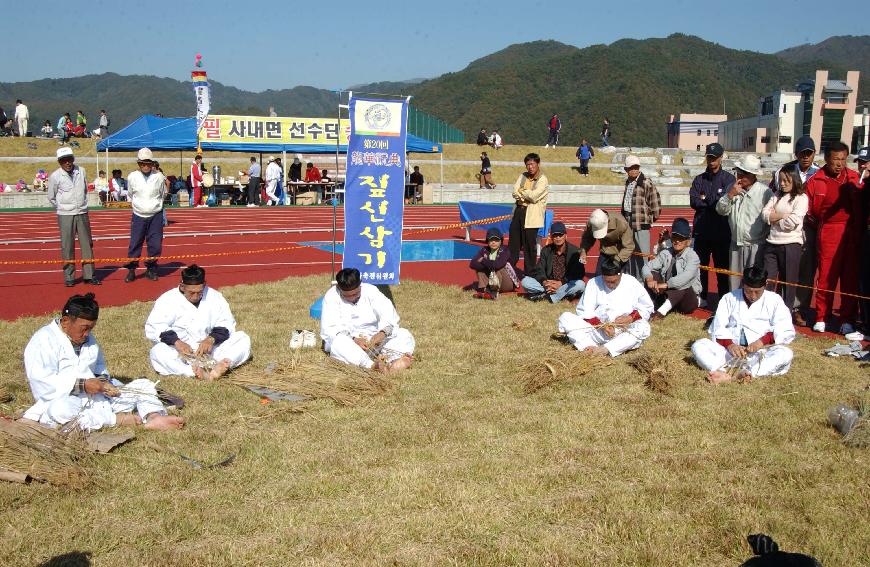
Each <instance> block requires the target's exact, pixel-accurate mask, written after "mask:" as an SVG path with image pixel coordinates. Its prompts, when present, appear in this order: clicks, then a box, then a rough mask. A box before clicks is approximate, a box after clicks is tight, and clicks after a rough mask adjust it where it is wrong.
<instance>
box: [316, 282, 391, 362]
mask: <svg viewBox="0 0 870 567" xmlns="http://www.w3.org/2000/svg"><path fill="white" fill-rule="evenodd" d="M360 288H361V290H360V298H359V301H357V302H356V304H353V303H348V302H347V301H345V300H344V299H342V298H341V295H339V293H338V288H337V287H336V286H333V287H332V288H330V289H329V291H327V292H326V294H325V295H324V296H323V307H322V313H321V317H320V337H321V338H322V339H323V341H324V343H326V349H327V350H329V348H330V345H331V344H332V340H333V339H334V338H335V337H337V336H339V335H347V336H350V337H351V338H355V337H360V336H362V337H366V338H370V337H372V336H373V335H375V334H377V333H378V332H379V331H384V333H386V335H387V338H388V339H389V338H391V337H393V336H395V334H396V332H397V331H398V330H399V313H398V312H397V311H396V308H395V307H394V306H393V304H392V303H391V302H390V300H389V299H387V297H386V296H385V295H384V294H383V293H381V292H380V290H378V288H377V287H375V286H373V285H372V284H367V283H362V284H360Z"/></svg>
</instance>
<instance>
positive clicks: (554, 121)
mask: <svg viewBox="0 0 870 567" xmlns="http://www.w3.org/2000/svg"><path fill="white" fill-rule="evenodd" d="M561 129H562V121H561V120H559V115H558V114H554V115H553V116H551V117H550V119H549V120H548V121H547V143H546V144H545V145H544V147H545V148H549V147H550V144H553V147H554V148H555V147H556V144H558V143H559V131H560V130H561Z"/></svg>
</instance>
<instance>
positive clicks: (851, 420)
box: [828, 403, 858, 435]
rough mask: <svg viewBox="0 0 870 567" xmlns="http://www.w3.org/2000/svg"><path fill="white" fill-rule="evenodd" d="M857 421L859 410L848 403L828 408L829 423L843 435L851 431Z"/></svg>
mask: <svg viewBox="0 0 870 567" xmlns="http://www.w3.org/2000/svg"><path fill="white" fill-rule="evenodd" d="M857 422H858V410H856V409H852V408H850V407H849V406H847V405H846V404H843V403H840V404H837V405H835V406H834V407H832V408H831V409H829V410H828V423H830V424H831V425H833V426H834V427H835V428H836V429H837V431H839V432H840V433H841V434H843V435H846V434H847V433H849V432H850V431H851V430H852V428H853V427H855V423H857Z"/></svg>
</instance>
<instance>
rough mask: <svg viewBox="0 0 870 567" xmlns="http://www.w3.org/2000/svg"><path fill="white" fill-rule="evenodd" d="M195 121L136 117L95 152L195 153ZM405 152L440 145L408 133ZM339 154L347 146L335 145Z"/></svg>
mask: <svg viewBox="0 0 870 567" xmlns="http://www.w3.org/2000/svg"><path fill="white" fill-rule="evenodd" d="M196 142H197V140H196V118H193V117H191V118H163V117H160V116H154V115H153V114H145V115H143V116H140V117H139V118H137V119H136V120H134V121H133V122H131V123H130V124H128V125H127V126H125V127H123V128H121V129H120V130H118V131H117V132H115V133H114V134H112V135H111V136H109V137H107V138H105V139H103V140H100V141H99V142H97V151H100V152H105V151H107V150H108V151H110V152H134V151H137V150H138V149H139V148H150V149H152V150H164V151H168V150H195V149H196ZM202 149H203V150H211V151H225V152H263V153H269V152H280V151H286V152H293V153H302V154H334V153H335V144H334V143H324V144H238V143H232V142H203V143H202ZM407 149H408V151H409V152H412V153H424V154H432V153H441V144H436V143H435V142H432V141H430V140H426V139H424V138H420V137H419V136H415V135H413V134H408V145H407ZM339 152H340V153H346V152H347V146H339Z"/></svg>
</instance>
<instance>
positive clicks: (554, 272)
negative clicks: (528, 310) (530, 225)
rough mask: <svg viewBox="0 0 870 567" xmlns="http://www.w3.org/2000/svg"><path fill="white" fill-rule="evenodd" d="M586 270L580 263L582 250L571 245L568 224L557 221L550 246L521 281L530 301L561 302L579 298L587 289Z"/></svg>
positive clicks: (551, 234) (543, 251) (551, 235)
mask: <svg viewBox="0 0 870 567" xmlns="http://www.w3.org/2000/svg"><path fill="white" fill-rule="evenodd" d="M585 275H586V270H585V268H584V267H583V264H582V263H581V262H580V249H579V248H577V247H576V246H574V245H573V244H571V243H570V242H568V229H567V228H565V223H563V222H560V221H556V222H554V223H553V225H552V226H551V227H550V243H549V244H547V245H546V246H544V247H543V248H541V257H540V258H539V259H538V263H537V265H536V266H535V269H534V270H531V271H530V272H529V273H528V275H526V277H524V278H523V281H522V282H521V284H522V286H523V289H524V290H526V294H527V295H526V296H527V297H528V299H529V300H531V301H540V300H542V299H549V300H550V302H552V303H559V302H560V301H562V300H563V299H567V300H569V301H570V300H572V299H576V298H578V297H580V294H582V293H583V290H584V289H586V283H585V282H584V281H583V277H584V276H585Z"/></svg>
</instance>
